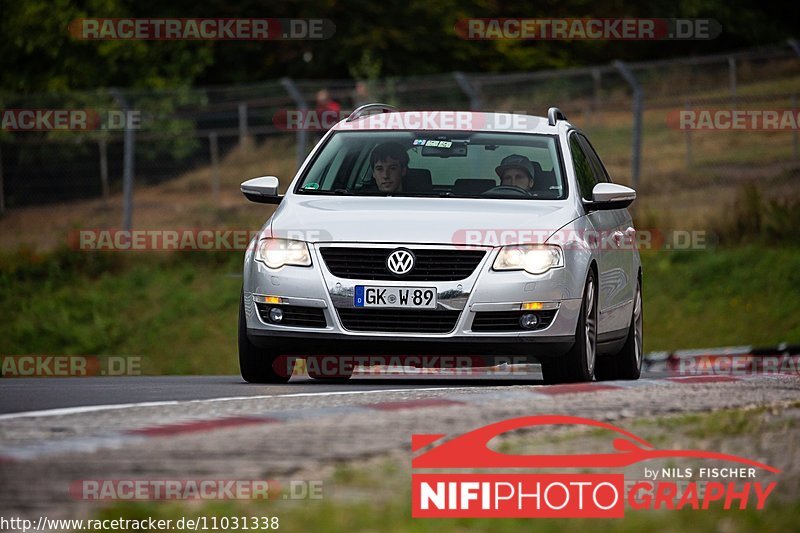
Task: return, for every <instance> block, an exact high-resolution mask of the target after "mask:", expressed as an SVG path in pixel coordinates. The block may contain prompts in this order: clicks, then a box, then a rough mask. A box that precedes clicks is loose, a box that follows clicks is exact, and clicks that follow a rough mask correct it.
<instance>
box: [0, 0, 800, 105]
mask: <svg viewBox="0 0 800 533" xmlns="http://www.w3.org/2000/svg"><path fill="white" fill-rule="evenodd" d="M545 7H546V8H543V7H542V5H541V3H534V2H530V1H528V2H516V3H514V4H513V6H512V7H509V5H506V4H505V3H493V2H486V1H484V0H467V1H466V2H457V1H456V0H444V1H441V2H429V1H422V0H411V1H408V2H403V3H391V2H372V1H367V0H345V1H340V2H331V1H329V0H310V1H307V2H304V3H302V4H298V3H296V2H277V3H276V2H273V3H271V4H270V5H269V6H268V8H265V4H264V3H263V1H261V0H244V1H242V2H237V3H231V2H223V1H222V0H191V1H190V0H174V1H173V2H166V3H165V2H160V1H156V0H139V1H137V2H133V1H130V0H25V1H22V2H20V1H15V0H2V12H3V17H2V18H0V28H2V35H3V40H2V41H0V61H2V69H0V88H2V89H3V90H7V91H10V92H33V91H66V90H78V89H86V88H93V87H98V86H99V87H109V86H121V87H128V86H131V87H149V88H165V87H173V86H184V85H195V84H211V83H213V84H218V83H238V82H246V81H256V80H265V79H277V78H280V77H281V76H292V77H296V78H317V79H326V78H327V79H340V78H343V77H345V76H346V73H350V75H352V76H357V77H361V78H365V77H366V78H367V79H368V78H369V77H378V76H380V77H384V76H407V75H412V74H432V73H442V72H451V71H453V70H463V71H468V72H507V71H521V70H533V69H541V68H554V67H563V66H575V65H587V64H598V63H607V62H609V61H611V60H612V59H623V60H649V59H656V58H662V57H675V56H685V55H694V54H707V53H715V52H720V51H725V50H731V49H738V48H745V47H748V46H754V45H763V44H769V43H780V42H783V41H785V39H786V38H788V37H792V36H794V33H796V28H795V27H794V25H793V23H792V22H791V21H792V20H793V19H792V17H787V16H786V13H792V12H794V7H795V6H794V3H793V2H789V1H788V0H778V1H776V2H768V3H763V4H761V5H758V6H753V5H751V3H749V2H747V1H745V0H733V1H723V0H704V1H702V2H698V1H696V0H681V1H679V2H674V3H671V4H664V3H663V2H656V1H655V0H647V1H645V2H635V3H633V2H629V3H621V2H617V1H611V0H606V1H599V2H591V3H588V2H586V1H585V0H572V1H569V2H559V3H549V4H548V5H547V6H545ZM265 10H266V11H265ZM81 17H94V18H115V17H116V18H122V17H146V18H155V17H158V18H169V17H173V18H192V17H275V18H327V19H330V20H331V21H332V22H333V23H334V24H335V26H336V32H335V34H334V36H333V37H332V38H331V39H330V40H326V41H304V40H293V41H289V40H286V41H266V42H260V41H239V42H236V41H226V42H211V41H81V40H77V39H75V38H73V37H72V36H71V35H70V34H69V31H68V25H69V23H70V22H72V21H74V20H75V19H78V18H81ZM492 17H495V18H497V17H548V18H558V17H563V18H570V17H600V18H610V17H622V18H625V17H628V18H629V17H678V18H686V17H700V18H706V17H707V18H714V19H716V20H718V21H719V22H720V23H721V25H722V28H723V32H722V35H721V36H720V37H719V38H717V39H715V40H713V41H702V40H701V41H669V42H664V41H640V42H636V43H630V42H627V41H588V40H584V41H572V42H570V41H538V40H529V41H519V40H490V41H471V40H465V39H461V38H460V37H459V36H458V35H457V34H456V31H455V25H456V23H457V22H458V21H459V20H461V19H466V18H492ZM309 53H310V54H311V56H310V57H311V59H310V60H309V61H307V60H305V59H304V57H305V56H307V54H309Z"/></svg>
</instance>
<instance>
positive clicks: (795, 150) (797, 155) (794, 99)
mask: <svg viewBox="0 0 800 533" xmlns="http://www.w3.org/2000/svg"><path fill="white" fill-rule="evenodd" d="M792 113H797V93H795V94H793V95H792ZM797 136H798V135H797V128H794V129H793V130H792V154H793V155H794V158H795V159H800V151H799V150H798V147H797ZM0 181H2V180H0Z"/></svg>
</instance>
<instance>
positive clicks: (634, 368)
mask: <svg viewBox="0 0 800 533" xmlns="http://www.w3.org/2000/svg"><path fill="white" fill-rule="evenodd" d="M643 331H644V328H643V320H642V282H641V280H637V281H636V295H635V296H634V299H633V314H632V316H631V325H630V327H629V328H628V338H627V339H626V340H625V345H624V346H623V347H622V349H621V350H620V351H619V353H617V354H614V355H609V356H606V357H601V358H599V359H598V360H597V371H596V375H597V379H598V380H602V381H608V380H614V379H631V380H632V379H639V376H641V375H642V360H643V359H644V352H643V350H642V346H643V345H642V339H643Z"/></svg>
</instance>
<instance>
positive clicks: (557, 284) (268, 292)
mask: <svg viewBox="0 0 800 533" xmlns="http://www.w3.org/2000/svg"><path fill="white" fill-rule="evenodd" d="M318 246H319V245H310V249H311V255H312V265H311V266H310V267H292V266H286V267H282V268H280V269H270V268H267V267H266V266H265V265H264V264H262V263H260V262H258V261H254V260H253V257H252V252H248V254H247V256H246V257H245V276H244V306H245V316H246V320H247V333H248V337H249V338H250V340H251V342H253V343H254V344H255V345H257V346H262V347H269V348H270V349H271V350H275V351H277V352H279V353H282V354H292V355H323V354H324V355H333V354H344V355H351V354H358V355H364V354H367V355H369V354H376V355H384V354H464V355H492V356H502V355H526V356H533V357H535V358H541V357H548V356H558V355H561V354H563V353H564V352H565V351H567V350H568V349H569V348H570V347H571V346H572V345H573V344H574V342H575V330H576V325H577V321H578V316H579V313H580V308H581V298H580V296H581V290H582V275H576V274H575V273H573V272H572V271H570V270H569V269H567V268H563V267H562V268H557V269H553V270H550V271H549V272H546V273H545V274H542V275H538V276H534V275H531V274H528V273H526V272H522V271H513V272H497V271H493V270H492V269H491V268H490V267H491V265H492V264H493V263H494V260H495V257H496V255H497V253H498V251H499V249H498V248H487V249H486V252H487V253H486V254H485V256H484V257H483V259H482V260H481V262H480V263H479V264H478V266H477V267H476V268H475V270H474V271H473V272H472V274H471V275H470V276H469V277H467V278H465V279H462V280H458V281H434V282H427V281H413V282H405V281H394V280H391V281H370V280H358V279H345V278H341V277H337V276H335V275H333V274H332V273H331V272H330V270H329V269H328V268H327V266H326V263H325V262H324V260H323V258H322V257H321V254H320V253H319V250H318ZM348 246H353V244H348ZM364 246H366V245H364ZM392 246H394V245H392ZM397 246H402V245H397ZM406 246H411V245H406ZM413 246H414V247H415V248H420V246H419V245H413ZM434 248H438V249H441V248H447V247H443V246H436V247H434ZM356 285H371V286H381V287H390V286H400V287H433V288H435V289H436V291H437V295H438V299H437V309H436V311H441V312H445V313H449V314H450V316H454V317H455V316H456V315H457V318H455V320H454V323H453V327H452V329H450V330H449V331H446V332H435V333H423V332H417V331H391V329H392V327H389V330H387V331H363V330H357V329H354V328H353V327H352V326H351V327H350V328H348V327H347V325H346V324H345V321H344V320H343V319H342V316H341V314H344V313H350V315H351V316H352V313H353V311H354V310H355V309H357V308H356V307H355V305H354V298H353V295H354V290H355V287H356ZM268 297H272V298H274V297H279V298H281V307H283V308H284V309H286V308H288V307H292V308H294V309H297V308H298V307H301V308H304V309H307V310H313V311H314V313H315V314H316V315H318V316H319V317H323V316H324V327H299V326H288V325H278V324H275V323H271V322H270V321H269V319H265V318H264V316H263V315H262V314H260V313H259V310H258V307H257V306H258V305H259V304H260V305H262V306H263V305H265V302H267V301H268ZM534 301H535V302H543V303H545V305H547V306H551V307H556V309H555V312H554V314H552V315H551V318H550V320H549V323H548V324H547V325H546V327H542V328H541V329H536V330H532V331H528V330H513V331H476V330H475V329H474V327H473V326H474V323H473V321H474V319H475V317H476V314H477V313H512V312H521V311H520V306H521V304H522V303H523V302H534ZM359 312H360V311H359ZM340 313H341V314H340Z"/></svg>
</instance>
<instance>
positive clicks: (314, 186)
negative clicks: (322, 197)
mask: <svg viewBox="0 0 800 533" xmlns="http://www.w3.org/2000/svg"><path fill="white" fill-rule="evenodd" d="M303 189H309V190H316V189H319V183H309V184H308V185H303Z"/></svg>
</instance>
